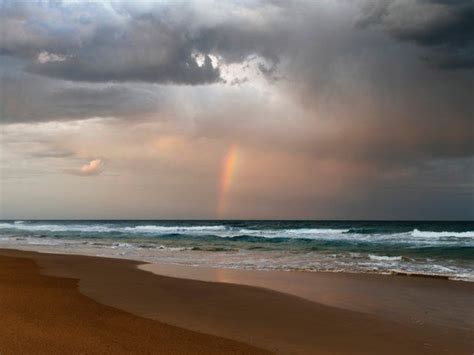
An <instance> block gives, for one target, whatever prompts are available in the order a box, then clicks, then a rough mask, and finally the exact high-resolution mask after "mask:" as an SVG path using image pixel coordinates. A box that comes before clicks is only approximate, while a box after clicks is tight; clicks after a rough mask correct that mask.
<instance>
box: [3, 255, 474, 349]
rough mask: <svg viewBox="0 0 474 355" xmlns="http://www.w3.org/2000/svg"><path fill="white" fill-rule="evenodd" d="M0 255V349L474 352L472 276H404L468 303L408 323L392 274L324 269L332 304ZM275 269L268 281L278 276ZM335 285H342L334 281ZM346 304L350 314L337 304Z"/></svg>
mask: <svg viewBox="0 0 474 355" xmlns="http://www.w3.org/2000/svg"><path fill="white" fill-rule="evenodd" d="M0 255H3V257H0V275H1V276H0V318H1V319H2V322H1V323H0V353H2V354H7V353H18V352H23V353H24V352H30V353H38V352H41V350H43V351H44V352H49V353H51V352H56V353H65V352H68V353H80V352H83V353H91V352H97V353H120V352H134V353H147V352H154V353H212V352H214V353H232V352H234V353H256V352H259V351H263V350H259V349H266V350H270V351H273V352H277V353H306V354H354V353H358V354H401V353H403V354H423V353H425V354H471V353H472V351H473V350H474V341H473V337H472V328H470V327H469V324H470V321H472V319H471V317H472V308H470V307H471V306H472V301H471V299H472V298H469V297H466V295H469V294H471V295H472V294H473V293H472V292H473V285H472V284H470V283H464V282H454V281H447V280H436V281H440V282H442V283H439V284H438V283H436V282H435V283H432V282H426V281H423V279H417V278H408V279H409V280H410V281H409V282H410V289H409V290H408V293H409V297H408V298H414V299H415V300H416V299H417V296H423V297H424V295H426V294H429V293H436V292H437V291H436V290H449V292H444V296H443V297H444V298H443V300H445V301H446V300H448V301H449V298H450V297H451V299H452V301H453V302H456V307H461V308H462V307H465V308H464V309H465V319H466V321H465V322H463V321H462V320H459V319H458V318H457V317H458V315H457V314H456V315H455V316H454V318H449V319H448V320H449V322H448V323H443V322H442V321H439V322H438V320H443V319H447V318H446V317H444V318H443V316H441V317H440V316H436V317H426V318H424V319H423V323H422V324H421V323H413V322H410V321H407V318H406V316H405V315H404V314H403V312H398V311H397V309H403V308H404V307H403V305H404V303H405V304H406V305H407V307H408V308H410V307H413V304H416V302H414V303H413V302H412V303H410V302H408V301H407V299H408V298H407V294H406V292H407V288H406V287H404V282H403V281H399V280H401V279H398V278H403V277H401V276H400V277H398V276H397V277H395V276H386V277H377V275H362V276H364V278H361V277H360V275H345V276H344V278H347V280H348V281H343V280H342V281H341V277H340V276H337V275H332V276H334V277H332V278H331V275H327V274H322V275H323V276H322V277H323V279H321V281H319V282H318V281H313V284H312V285H311V288H318V287H319V288H323V289H326V290H327V289H328V287H329V289H330V292H325V293H324V295H325V296H326V297H327V296H328V295H333V297H335V298H336V299H339V301H338V302H339V305H338V306H337V307H336V306H333V305H328V304H329V303H330V302H329V303H328V302H325V301H324V300H323V299H320V302H316V300H315V299H311V297H309V296H308V297H306V299H305V298H303V297H304V296H305V295H304V294H303V295H300V296H302V297H298V296H297V295H299V293H298V292H290V293H293V294H288V293H282V292H276V291H275V290H270V289H267V288H262V287H255V286H247V285H237V284H233V283H223V282H207V281H202V280H201V281H200V280H193V279H187V278H176V277H169V276H160V275H155V274H152V273H150V272H146V271H143V270H140V269H138V268H137V266H138V265H140V264H141V263H139V262H136V261H129V260H117V259H107V258H97V257H86V256H76V255H57V254H39V253H34V252H20V251H13V250H1V251H0ZM39 268H41V274H40V273H39V270H40V269H39ZM155 271H156V270H155ZM169 272H170V271H169V270H168V273H169ZM177 272H178V271H177ZM179 272H181V273H183V272H184V271H183V269H181V270H179ZM270 275H272V276H270ZM279 275H280V276H279ZM281 275H283V274H282V273H278V272H276V273H271V274H267V276H266V277H267V278H275V280H277V279H279V278H280V277H282V276H281ZM181 276H182V277H184V276H185V275H183V274H181ZM190 276H191V277H192V276H193V275H190ZM372 276H374V277H372ZM201 277H202V276H201ZM240 277H245V273H243V274H241V276H240ZM285 277H289V276H288V274H285V276H284V278H285ZM195 278H196V277H195ZM197 278H199V277H197ZM405 278H406V277H405ZM331 279H332V280H335V281H334V282H335V284H334V283H332V281H331ZM364 279H366V280H369V281H362V280H364ZM315 280H317V279H315ZM215 281H223V280H217V279H216V280H215ZM224 281H225V280H224ZM429 281H434V280H429ZM231 282H238V280H237V279H235V280H234V281H231ZM367 282H369V283H370V284H371V286H370V287H368V286H367V285H368V283H367ZM273 283H274V284H278V282H277V281H274V282H273ZM284 283H285V284H286V285H287V286H286V287H288V282H284ZM341 283H342V284H344V285H345V286H344V288H341V287H340V286H337V285H340V284H341ZM394 284H395V285H396V286H395V287H394V286H393V285H394ZM257 285H258V283H257ZM331 285H332V286H331ZM335 285H336V286H335ZM417 285H419V286H417ZM267 286H268V285H267ZM270 286H271V285H270ZM270 288H272V287H270ZM273 288H275V287H273ZM427 288H428V293H427ZM375 289H377V295H378V296H379V297H381V296H382V300H383V301H381V302H383V303H384V304H385V307H386V308H387V309H391V302H392V301H393V302H394V304H396V307H394V310H393V311H392V313H396V314H398V313H400V317H398V318H397V317H394V316H393V315H384V313H383V312H380V311H377V312H369V311H368V312H365V311H364V308H363V307H362V306H361V305H364V304H365V303H364V302H361V301H360V298H361V297H362V298H364V297H365V296H364V295H365V294H366V293H372V292H374V291H373V290H375ZM341 290H343V291H341ZM384 290H385V291H384ZM79 291H80V292H79ZM280 291H282V290H280ZM283 291H284V290H283ZM338 292H339V293H343V294H339V295H338ZM320 293H321V292H320ZM315 294H318V292H316V293H315ZM450 295H451V296H450ZM351 299H352V300H354V303H355V304H356V305H358V306H357V307H359V308H357V307H356V308H357V309H358V310H352V309H350V307H347V306H344V304H343V301H341V300H346V301H344V302H349V303H350V300H351ZM445 301H443V302H445ZM437 302H438V301H436V297H435V298H434V299H433V298H432V299H431V300H430V301H429V302H427V303H426V304H425V303H423V302H419V303H418V308H417V312H419V313H417V314H424V313H426V312H429V311H430V308H433V305H434V306H436V305H437ZM336 303H337V302H336ZM438 306H439V307H440V308H442V307H443V306H444V304H439V305H438ZM375 308H376V309H379V308H380V304H377V307H375ZM367 309H369V308H367ZM389 313H390V312H389ZM389 313H387V314H389ZM448 313H449V312H448ZM224 338H227V339H228V340H227V339H224ZM246 344H248V345H246Z"/></svg>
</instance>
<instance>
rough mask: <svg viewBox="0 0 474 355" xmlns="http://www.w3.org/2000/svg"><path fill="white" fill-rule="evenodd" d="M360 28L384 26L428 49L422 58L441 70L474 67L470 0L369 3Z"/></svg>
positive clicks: (473, 11)
mask: <svg viewBox="0 0 474 355" xmlns="http://www.w3.org/2000/svg"><path fill="white" fill-rule="evenodd" d="M357 24H358V26H359V27H367V26H381V27H382V28H383V29H384V30H385V31H387V32H388V33H390V34H391V35H392V36H394V37H395V38H397V39H399V40H401V41H411V42H413V43H416V44H417V45H418V46H421V47H424V48H426V49H427V50H428V52H427V53H426V54H425V55H423V56H422V58H423V59H425V60H426V61H428V62H429V63H431V64H434V65H437V66H439V67H442V68H447V69H459V68H473V67H474V2H473V1H471V0H452V1H449V0H416V1H409V2H407V1H401V0H390V1H367V2H365V6H364V11H363V14H362V16H361V18H360V19H359V21H358V22H357Z"/></svg>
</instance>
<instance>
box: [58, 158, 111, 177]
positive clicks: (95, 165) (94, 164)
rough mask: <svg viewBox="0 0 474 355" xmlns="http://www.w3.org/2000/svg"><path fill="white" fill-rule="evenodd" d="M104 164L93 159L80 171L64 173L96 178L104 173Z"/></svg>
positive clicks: (66, 170)
mask: <svg viewBox="0 0 474 355" xmlns="http://www.w3.org/2000/svg"><path fill="white" fill-rule="evenodd" d="M103 166H104V163H103V161H102V160H101V159H93V160H91V161H90V162H89V163H87V164H84V165H83V166H81V167H80V168H79V169H65V170H64V172H65V173H66V174H70V175H77V176H96V175H99V174H100V173H101V172H102V168H103Z"/></svg>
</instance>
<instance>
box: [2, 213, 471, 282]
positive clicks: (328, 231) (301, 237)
mask: <svg viewBox="0 0 474 355" xmlns="http://www.w3.org/2000/svg"><path fill="white" fill-rule="evenodd" d="M0 247H4V248H17V249H26V250H38V251H45V252H58V253H74V254H86V255H97V256H107V257H119V258H128V259H136V260H143V261H148V262H161V263H172V264H181V265H193V266H208V267H209V266H210V267H224V268H242V269H260V270H297V271H334V272H359V273H365V272H371V273H410V274H422V275H432V276H444V277H449V278H451V279H457V280H465V281H474V222H412V221H410V222H403V221H398V222H397V221H215V220H213V221H202V220H201V221H164V220H156V221H152V220H146V221H125V220H113V221H105V220H103V221H97V220H91V221H85V220H81V221H78V220H71V221H69V220H61V221H38V220H35V221H12V220H9V221H6V220H4V221H0Z"/></svg>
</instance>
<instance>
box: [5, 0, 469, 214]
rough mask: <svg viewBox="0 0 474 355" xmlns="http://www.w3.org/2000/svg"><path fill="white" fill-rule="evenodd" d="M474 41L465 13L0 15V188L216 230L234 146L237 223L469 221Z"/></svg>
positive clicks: (225, 5)
mask: <svg viewBox="0 0 474 355" xmlns="http://www.w3.org/2000/svg"><path fill="white" fill-rule="evenodd" d="M473 26H474V19H473V4H472V2H471V1H461V0H455V1H442V0H413V1H402V0H388V1H369V0H360V1H353V2H348V1H344V0H341V1H330V2H327V1H271V0H251V1H246V2H240V1H229V2H218V1H189V2H173V1H163V2H147V1H143V2H128V1H123V2H120V1H119V2H109V1H102V2H88V3H81V2H74V1H63V2H43V1H38V2H34V1H31V2H17V1H1V5H0V65H1V78H0V89H1V90H0V115H1V117H0V124H1V126H2V134H1V137H0V138H1V145H2V148H3V149H2V150H3V152H2V153H3V157H2V166H1V167H0V172H2V178H3V177H5V176H9V177H11V176H14V177H15V179H17V180H21V179H19V178H18V177H19V176H20V177H21V176H24V177H25V179H27V177H31V176H41V179H38V180H37V181H38V184H43V185H41V186H61V184H66V185H67V184H70V185H67V186H76V185H75V184H79V183H81V184H87V186H88V188H89V190H88V191H89V194H90V196H94V198H98V197H96V196H102V195H101V194H102V193H103V194H104V196H105V195H107V198H108V199H110V200H111V201H115V204H114V206H113V207H114V208H115V207H117V206H119V205H120V204H119V203H118V202H117V201H116V198H115V197H114V196H115V195H114V189H115V190H116V189H131V190H133V191H134V199H136V201H135V202H136V203H137V204H138V205H140V206H143V207H140V208H137V210H136V211H135V210H134V212H133V213H135V212H136V213H137V214H136V215H134V216H127V215H126V214H125V212H124V211H130V210H129V209H127V208H128V207H123V208H124V210H123V211H122V212H123V213H124V214H123V217H138V218H141V217H146V216H150V215H149V214H148V213H149V211H151V210H153V211H155V210H156V211H162V212H163V216H165V217H178V218H181V217H196V218H206V217H214V215H213V214H212V213H213V208H214V206H213V203H214V202H213V201H214V199H215V196H213V194H214V193H215V188H214V186H215V185H216V184H217V179H218V176H219V169H220V164H221V161H222V156H224V155H225V152H226V149H228V147H229V146H235V147H238V149H237V148H236V149H237V150H238V151H239V152H242V154H241V155H242V159H241V172H240V173H239V174H240V175H238V177H236V181H239V184H240V185H238V186H236V187H234V199H235V200H234V207H233V209H232V208H231V209H230V210H231V211H232V214H231V215H229V217H243V218H246V217H252V218H257V217H262V218H273V217H275V218H279V217H285V218H286V217H291V218H317V217H321V218H322V217H326V218H335V217H341V218H344V217H347V216H353V217H354V218H368V217H369V218H370V217H377V218H386V217H387V218H388V217H390V218H392V217H393V216H395V217H398V218H401V217H403V218H412V217H411V216H415V217H416V216H420V218H421V217H423V218H425V217H426V218H429V217H430V216H432V217H433V218H435V217H436V218H439V217H440V216H441V217H442V216H445V217H446V218H451V217H453V216H463V218H470V217H472V216H473V213H474V210H473V208H472V179H473V175H472V166H473V163H472V162H473V155H474V144H473V143H472V142H473V141H474V129H473V121H472V118H473V117H474V100H473V99H472V97H473V96H472V92H473V91H474V86H473V83H474V70H473V67H474V55H473V53H474V44H473V38H474V33H473ZM93 157H101V159H102V161H105V160H106V161H107V173H105V172H104V173H103V174H99V173H100V172H101V171H102V170H101V169H99V167H100V166H102V165H101V164H99V165H100V166H99V165H97V166H98V168H97V169H96V168H94V167H92V166H90V167H88V166H89V165H87V164H86V165H84V169H85V170H84V171H82V170H81V168H80V167H81V165H83V164H84V162H89V161H91V160H92V158H93ZM18 161H24V163H23V164H17V163H15V164H13V163H11V162H18ZM71 167H72V168H71ZM77 167H79V168H77ZM65 172H66V174H64V173H65ZM34 174H35V175H34ZM71 175H81V176H83V175H87V176H96V177H97V178H96V179H77V178H75V176H71ZM13 180H14V179H8V183H4V186H5V187H4V190H6V189H7V188H8V189H9V191H12V192H11V193H10V194H13V193H14V192H15V191H16V192H17V193H21V190H20V189H19V188H18V186H17V185H15V184H14V183H13V182H11V181H13ZM53 180H54V183H52V182H51V181H53ZM78 181H81V182H78ZM10 184H11V185H10ZM30 186H33V187H32V189H33V188H34V186H36V182H35V183H31V184H30ZM38 189H40V187H38ZM52 189H54V187H52ZM415 192H416V193H417V194H419V196H418V198H417V199H416V201H415V200H414V197H413V196H414V194H415ZM59 193H60V191H59V190H58V194H59ZM12 196H13V195H12ZM12 198H13V197H12ZM76 198H77V199H80V198H81V197H80V196H78V197H76ZM114 198H115V200H114ZM165 200H166V203H165V202H163V201H165ZM380 200H390V201H392V207H393V209H394V210H392V209H391V207H390V206H389V205H386V206H384V205H383V204H382V203H379V204H378V205H377V206H379V208H378V210H377V215H376V216H375V215H374V212H373V210H371V206H372V205H373V203H374V201H380ZM78 201H79V200H78ZM84 201H85V200H84ZM444 201H446V204H443V202H444ZM78 203H79V202H78ZM84 203H85V202H84ZM112 203H113V202H112ZM434 203H436V206H437V207H433V204H434ZM79 205H80V203H79ZM104 205H107V204H106V203H105V202H104ZM147 206H148V207H147ZM192 206H194V207H192ZM285 206H292V208H291V211H289V210H288V209H287V208H286V207H285ZM406 206H410V207H406ZM201 207H202V209H201ZM117 208H118V207H117ZM130 208H131V207H130ZM147 208H149V210H147ZM105 210H106V209H105ZM420 210H423V211H426V213H425V214H423V216H421V212H419V211H420ZM85 211H87V208H86V209H85ZM111 211H112V210H111ZM114 211H115V212H117V210H114ZM393 211H396V212H393ZM119 212H120V211H119ZM247 212H249V213H251V212H252V213H253V212H254V214H252V215H246V213H247ZM371 213H372V214H371ZM417 213H418V214H417ZM105 217H111V216H105Z"/></svg>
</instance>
